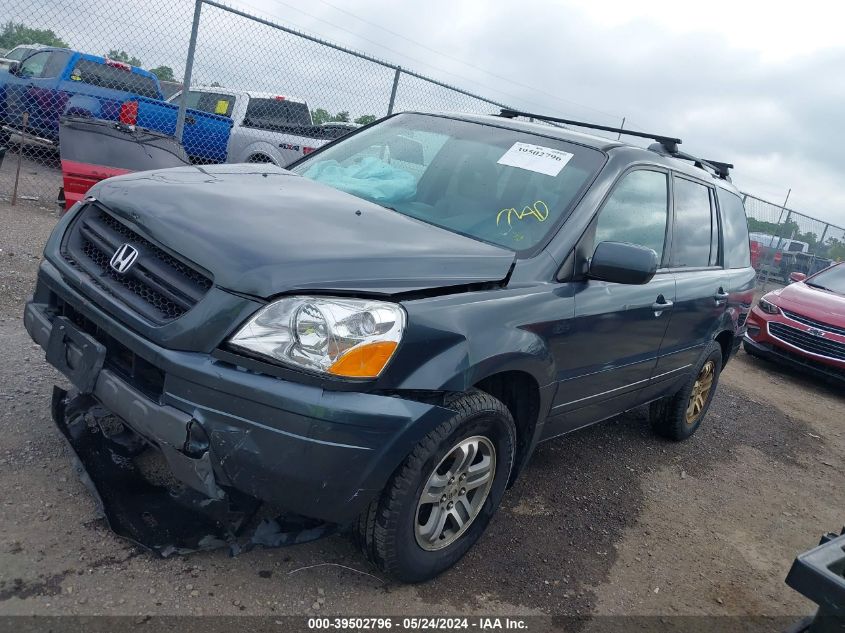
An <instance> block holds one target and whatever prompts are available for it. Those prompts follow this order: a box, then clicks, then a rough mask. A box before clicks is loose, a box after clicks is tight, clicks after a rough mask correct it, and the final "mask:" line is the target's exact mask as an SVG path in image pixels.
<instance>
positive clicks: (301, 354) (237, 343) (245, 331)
mask: <svg viewBox="0 0 845 633" xmlns="http://www.w3.org/2000/svg"><path fill="white" fill-rule="evenodd" d="M404 330H405V311H404V310H403V309H402V308H401V307H400V306H399V305H398V304H396V303H388V302H385V301H370V300H367V299H343V298H330V297H287V298H285V299H280V300H279V301H275V302H273V303H271V304H270V305H268V306H265V307H264V308H262V309H261V310H260V311H259V312H258V313H257V314H256V315H255V316H253V317H252V318H251V319H250V320H249V321H247V323H246V324H245V325H244V326H243V327H242V328H241V329H240V330H238V332H237V333H236V334H235V335H234V336H233V337H232V338H231V339H229V344H230V345H231V346H232V347H235V348H239V349H242V350H246V351H249V352H252V353H254V354H258V355H260V356H264V357H266V358H268V359H270V360H273V361H277V362H280V363H284V364H287V365H295V366H297V367H301V368H304V369H310V370H312V371H318V372H322V373H326V374H333V375H335V376H345V377H347V378H375V377H376V376H378V375H379V374H380V373H381V371H382V370H383V369H384V367H385V366H386V365H387V362H388V361H389V360H390V358H391V357H392V356H393V352H395V351H396V348H397V347H398V345H399V341H400V340H401V339H402V332H403V331H404Z"/></svg>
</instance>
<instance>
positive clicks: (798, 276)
mask: <svg viewBox="0 0 845 633" xmlns="http://www.w3.org/2000/svg"><path fill="white" fill-rule="evenodd" d="M806 278H807V275H805V274H804V273H799V272H797V271H796V272H794V273H789V283H795V282H796V281H804V280H805V279H806Z"/></svg>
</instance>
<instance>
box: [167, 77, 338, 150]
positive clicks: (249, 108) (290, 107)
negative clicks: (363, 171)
mask: <svg viewBox="0 0 845 633" xmlns="http://www.w3.org/2000/svg"><path fill="white" fill-rule="evenodd" d="M181 98H182V93H181V92H178V93H176V94H175V95H173V96H172V97H170V99H168V101H169V102H170V103H173V104H177V105H178V104H179V101H180V99H181ZM187 105H188V108H193V109H194V110H200V111H202V112H208V113H210V114H220V115H223V116H227V117H229V118H231V119H232V121H233V125H232V131H231V134H230V136H229V143H228V148H227V149H228V152H227V159H226V162H228V163H273V164H275V165H278V166H280V167H284V166H286V165H289V164H290V163H292V162H293V161H295V160H297V159H299V158H301V157H302V156H304V155H306V154H309V153H311V152H313V151H314V150H315V149H317V148H318V147H321V146H323V145H325V144H326V143H328V142H329V141H331V140H334V139H335V138H338V137H339V136H342V135H343V134H344V133H346V132H348V131H350V130H351V128H349V129H347V130H338V129H334V128H323V127H322V126H318V125H314V122H313V120H312V118H311V110H310V109H309V107H308V104H307V103H306V102H305V101H304V100H303V99H299V98H297V97H290V96H287V95H279V94H273V93H269V92H254V91H247V90H232V89H230V88H220V87H194V88H191V89H190V90H189V91H188V104H187Z"/></svg>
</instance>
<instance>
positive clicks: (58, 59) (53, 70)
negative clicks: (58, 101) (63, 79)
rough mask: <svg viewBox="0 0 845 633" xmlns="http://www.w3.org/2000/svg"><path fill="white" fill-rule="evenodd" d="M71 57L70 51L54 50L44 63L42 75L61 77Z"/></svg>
mask: <svg viewBox="0 0 845 633" xmlns="http://www.w3.org/2000/svg"><path fill="white" fill-rule="evenodd" d="M68 59H70V53H68V52H67V51H53V52H52V53H50V57H49V59H48V60H47V63H46V64H45V65H44V70H43V71H42V73H41V76H42V77H59V76H60V75H61V74H62V73H63V72H64V69H65V66H67V61H68Z"/></svg>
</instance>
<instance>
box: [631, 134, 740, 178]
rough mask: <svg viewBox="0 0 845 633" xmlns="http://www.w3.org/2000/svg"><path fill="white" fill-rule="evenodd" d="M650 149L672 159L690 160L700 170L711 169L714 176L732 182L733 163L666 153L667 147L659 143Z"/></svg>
mask: <svg viewBox="0 0 845 633" xmlns="http://www.w3.org/2000/svg"><path fill="white" fill-rule="evenodd" d="M648 149H649V150H651V151H652V152H657V153H658V154H664V155H666V156H671V157H672V158H679V159H681V160H688V161H690V162H691V163H692V164H694V165H695V166H696V167H698V168H699V169H705V170H706V169H709V170H711V171H712V172H713V174H714V175H716V176H718V177H719V178H721V179H722V180H727V181H728V182H730V181H731V172H730V170H731V169H733V167H734V166H733V165H732V164H731V163H723V162H721V161H718V160H710V159H708V158H699V157H698V156H693V155H692V154H687V153H686V152H681V151H675V152H668V151H666V148H665V146H664V145H662V144H659V143H654V144H652V145H649V147H648Z"/></svg>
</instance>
